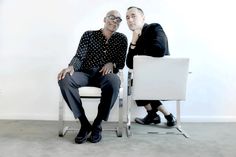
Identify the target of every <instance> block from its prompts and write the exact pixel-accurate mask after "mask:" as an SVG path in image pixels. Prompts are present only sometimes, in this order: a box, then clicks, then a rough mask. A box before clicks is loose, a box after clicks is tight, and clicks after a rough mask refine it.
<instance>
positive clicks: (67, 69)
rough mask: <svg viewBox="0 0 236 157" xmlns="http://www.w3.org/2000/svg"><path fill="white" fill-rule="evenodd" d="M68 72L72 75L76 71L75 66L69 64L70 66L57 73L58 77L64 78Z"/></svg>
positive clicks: (59, 78)
mask: <svg viewBox="0 0 236 157" xmlns="http://www.w3.org/2000/svg"><path fill="white" fill-rule="evenodd" d="M67 73H70V75H72V74H73V73H74V67H73V66H69V67H68V68H65V69H62V71H61V72H60V73H59V74H58V75H57V79H58V80H62V79H64V78H65V76H66V74H67Z"/></svg>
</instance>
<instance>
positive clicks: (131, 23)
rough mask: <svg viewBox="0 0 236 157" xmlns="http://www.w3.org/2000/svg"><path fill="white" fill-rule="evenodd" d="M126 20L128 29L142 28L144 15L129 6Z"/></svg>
mask: <svg viewBox="0 0 236 157" xmlns="http://www.w3.org/2000/svg"><path fill="white" fill-rule="evenodd" d="M126 21H127V24H128V27H129V29H130V30H132V31H134V30H136V29H142V27H143V24H144V15H143V14H142V13H141V12H140V11H139V10H138V9H136V8H131V9H129V10H128V11H127V13H126Z"/></svg>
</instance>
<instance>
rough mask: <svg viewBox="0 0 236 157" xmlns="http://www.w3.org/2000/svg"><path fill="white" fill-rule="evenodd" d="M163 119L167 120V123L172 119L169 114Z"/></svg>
mask: <svg viewBox="0 0 236 157" xmlns="http://www.w3.org/2000/svg"><path fill="white" fill-rule="evenodd" d="M165 118H166V119H167V120H168V121H171V120H172V119H173V115H172V114H171V113H170V114H169V115H167V116H165Z"/></svg>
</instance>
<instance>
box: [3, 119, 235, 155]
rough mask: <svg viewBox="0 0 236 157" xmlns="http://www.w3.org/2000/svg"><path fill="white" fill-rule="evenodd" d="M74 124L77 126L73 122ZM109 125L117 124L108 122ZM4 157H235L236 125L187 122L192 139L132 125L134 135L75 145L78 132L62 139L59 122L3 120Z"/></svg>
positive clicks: (110, 134)
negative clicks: (150, 131)
mask: <svg viewBox="0 0 236 157" xmlns="http://www.w3.org/2000/svg"><path fill="white" fill-rule="evenodd" d="M70 124H71V125H74V124H75V123H74V122H73V123H70ZM106 125H111V126H112V125H113V124H112V123H106V124H104V126H103V127H106ZM0 128H1V129H0V157H21V156H22V157H104V156H105V157H122V156H126V157H132V156H134V157H154V156H155V157H158V156H160V157H235V156H236V149H235V148H236V140H235V139H236V123H183V124H182V128H183V129H184V130H185V131H186V132H188V134H189V135H190V136H191V137H190V138H185V137H183V136H182V135H173V134H167V135H162V134H146V133H145V131H146V130H150V129H155V130H158V131H160V132H162V131H163V130H164V131H175V129H167V128H165V127H163V125H159V126H156V127H155V128H154V127H153V126H142V125H138V124H133V125H132V130H133V135H132V136H131V137H130V138H127V137H126V134H125V131H124V135H123V137H120V138H118V137H116V134H115V133H114V132H111V131H103V139H102V141H101V142H100V143H97V144H93V143H89V142H86V143H84V144H81V145H78V144H75V143H74V137H75V136H76V134H77V132H75V131H71V132H68V133H67V134H66V135H65V136H64V137H63V138H61V137H58V125H57V122H56V121H15V120H0Z"/></svg>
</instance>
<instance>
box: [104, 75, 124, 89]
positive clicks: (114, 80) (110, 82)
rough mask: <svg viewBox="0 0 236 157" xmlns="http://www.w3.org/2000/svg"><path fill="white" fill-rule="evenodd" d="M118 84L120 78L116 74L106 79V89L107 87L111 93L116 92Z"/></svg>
mask: <svg viewBox="0 0 236 157" xmlns="http://www.w3.org/2000/svg"><path fill="white" fill-rule="evenodd" d="M120 84H121V81H120V78H119V77H118V76H117V75H116V74H113V75H110V76H109V77H108V79H107V87H109V88H110V89H111V90H112V91H118V90H119V88H120Z"/></svg>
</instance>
